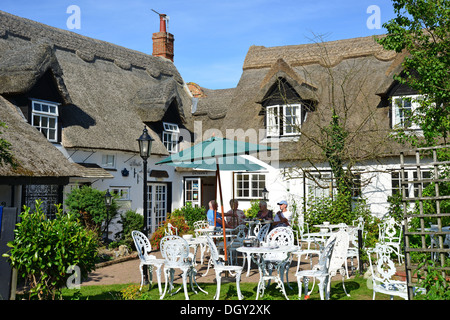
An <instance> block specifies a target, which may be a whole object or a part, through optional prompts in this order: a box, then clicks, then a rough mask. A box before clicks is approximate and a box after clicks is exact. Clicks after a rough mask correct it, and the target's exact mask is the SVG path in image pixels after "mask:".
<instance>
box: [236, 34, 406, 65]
mask: <svg viewBox="0 0 450 320" xmlns="http://www.w3.org/2000/svg"><path fill="white" fill-rule="evenodd" d="M379 37H380V36H379ZM323 50H326V55H327V59H324V58H323V57H324V54H323V52H322V51H323ZM396 55H397V54H396V53H395V52H393V51H387V50H384V49H383V47H382V46H381V45H379V44H378V43H377V42H376V41H375V38H374V36H369V37H359V38H351V39H343V40H335V41H329V42H320V43H308V44H300V45H287V46H275V47H264V46H251V47H250V48H249V50H248V52H247V55H246V57H245V60H244V66H243V69H244V70H246V69H259V68H270V67H271V66H272V65H273V64H274V63H275V62H276V61H277V60H278V59H279V58H282V59H284V60H285V61H286V62H287V63H288V64H289V65H290V66H292V67H296V66H300V65H308V64H320V65H322V66H324V67H327V66H328V67H333V66H335V65H337V64H339V63H340V62H341V61H342V60H344V59H351V58H357V57H365V56H374V57H376V58H377V59H378V60H381V61H389V60H392V59H394V58H395V57H396Z"/></svg>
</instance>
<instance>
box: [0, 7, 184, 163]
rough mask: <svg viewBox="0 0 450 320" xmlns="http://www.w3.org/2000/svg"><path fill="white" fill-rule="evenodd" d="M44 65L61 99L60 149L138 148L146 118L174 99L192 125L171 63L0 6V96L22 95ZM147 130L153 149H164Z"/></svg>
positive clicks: (161, 112)
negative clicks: (36, 20) (0, 9)
mask: <svg viewBox="0 0 450 320" xmlns="http://www.w3.org/2000/svg"><path fill="white" fill-rule="evenodd" d="M49 70H50V71H51V73H52V75H53V77H54V79H55V81H56V85H57V87H58V90H59V92H60V94H61V96H62V97H63V100H64V104H63V105H62V107H61V119H62V125H63V131H62V144H63V146H64V147H65V148H89V149H106V150H118V151H131V152H137V151H138V144H137V142H136V139H137V138H138V137H139V136H140V135H141V134H142V130H143V129H144V123H146V122H153V121H158V120H160V119H161V118H162V116H163V115H164V112H165V111H166V110H167V108H168V107H169V105H170V104H171V103H172V102H173V101H176V103H177V106H178V110H179V112H180V116H181V119H182V120H183V121H186V123H185V126H186V127H189V125H190V124H191V122H190V111H191V96H190V95H189V93H188V91H187V90H186V88H185V84H184V82H183V79H182V78H181V76H180V74H179V72H178V71H177V69H176V67H175V66H174V64H173V62H172V61H170V60H168V59H164V58H161V57H154V56H151V55H147V54H144V53H141V52H137V51H134V50H130V49H127V48H123V47H120V46H117V45H114V44H111V43H108V42H104V41H99V40H96V39H92V38H88V37H85V36H81V35H79V34H76V33H73V32H69V31H66V30H61V29H57V28H53V27H50V26H46V25H44V24H41V23H38V22H34V21H31V20H27V19H24V18H20V17H17V16H14V15H11V14H8V13H5V12H1V11H0V94H3V95H9V96H11V95H14V94H19V93H25V92H27V91H28V90H29V89H30V88H31V87H33V85H34V84H35V83H36V81H38V79H39V78H40V77H41V76H42V75H43V74H44V73H45V72H47V71H49ZM149 131H150V134H151V135H152V137H153V138H154V139H155V142H154V144H153V148H152V153H153V154H159V155H167V154H168V153H167V150H166V149H165V147H164V145H163V144H162V142H161V141H160V138H159V137H158V136H157V135H156V134H155V133H154V132H152V131H151V130H149Z"/></svg>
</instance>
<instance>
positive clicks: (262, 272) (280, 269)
mask: <svg viewBox="0 0 450 320" xmlns="http://www.w3.org/2000/svg"><path fill="white" fill-rule="evenodd" d="M296 250H298V247H297V246H261V247H239V248H237V249H236V251H239V252H242V253H246V254H247V253H248V254H250V256H251V258H252V260H253V262H254V263H256V265H257V266H258V270H259V282H258V288H257V291H256V300H258V298H259V295H260V294H261V296H262V295H263V294H264V290H265V288H266V285H265V281H270V280H274V281H275V282H276V283H277V284H278V287H279V289H280V291H281V292H282V293H283V295H284V297H285V298H286V299H287V300H289V298H288V297H287V295H286V291H285V289H284V284H283V274H284V265H285V262H287V261H288V260H289V257H290V254H291V252H294V251H296ZM270 253H285V254H286V258H285V259H284V260H282V261H280V262H278V263H273V262H271V264H272V266H271V267H274V268H275V269H276V270H277V272H276V274H274V275H273V274H269V272H268V270H267V267H268V266H267V263H266V261H265V260H264V256H265V255H266V254H270Z"/></svg>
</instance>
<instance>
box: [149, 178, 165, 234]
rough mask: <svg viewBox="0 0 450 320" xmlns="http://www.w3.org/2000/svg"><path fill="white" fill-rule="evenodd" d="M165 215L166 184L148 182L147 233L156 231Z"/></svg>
mask: <svg viewBox="0 0 450 320" xmlns="http://www.w3.org/2000/svg"><path fill="white" fill-rule="evenodd" d="M166 215H167V185H166V184H164V183H149V185H148V230H149V234H152V233H153V232H155V231H156V229H157V228H158V226H159V225H160V223H161V222H163V221H164V220H166Z"/></svg>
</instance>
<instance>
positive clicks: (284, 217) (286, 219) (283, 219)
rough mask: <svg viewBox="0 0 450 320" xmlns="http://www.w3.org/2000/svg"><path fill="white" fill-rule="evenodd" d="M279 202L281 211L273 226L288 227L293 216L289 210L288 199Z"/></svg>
mask: <svg viewBox="0 0 450 320" xmlns="http://www.w3.org/2000/svg"><path fill="white" fill-rule="evenodd" d="M277 204H278V205H279V206H280V211H278V212H277V213H276V214H275V217H274V218H273V223H272V228H276V227H287V226H289V225H290V218H291V216H292V213H291V212H290V211H288V210H287V201H286V200H282V201H280V202H278V203H277Z"/></svg>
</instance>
